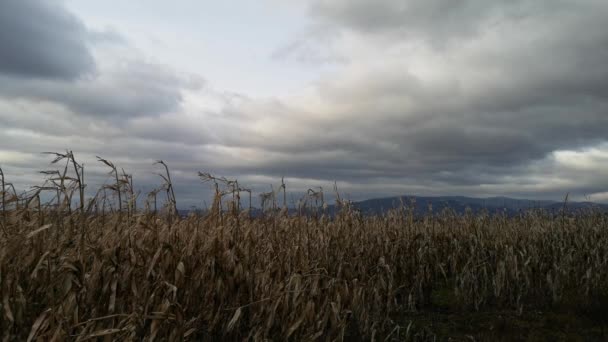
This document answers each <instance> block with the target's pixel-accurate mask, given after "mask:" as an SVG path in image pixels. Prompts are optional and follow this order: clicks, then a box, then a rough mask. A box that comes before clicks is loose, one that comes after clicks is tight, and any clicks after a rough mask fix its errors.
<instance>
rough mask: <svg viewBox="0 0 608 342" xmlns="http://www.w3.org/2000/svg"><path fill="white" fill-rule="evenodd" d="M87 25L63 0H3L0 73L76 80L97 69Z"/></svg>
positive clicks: (0, 7) (0, 11) (0, 14)
mask: <svg viewBox="0 0 608 342" xmlns="http://www.w3.org/2000/svg"><path fill="white" fill-rule="evenodd" d="M87 34H88V32H87V29H86V27H85V26H84V25H83V24H82V23H81V22H80V21H79V20H78V19H77V18H76V17H74V16H73V15H72V14H70V13H69V12H68V11H67V10H66V9H65V8H64V7H63V5H62V4H61V2H60V1H44V0H40V1H39V0H3V1H2V4H0V74H1V73H3V74H6V75H11V76H16V77H26V78H43V79H68V80H72V79H76V78H79V77H81V76H83V75H85V74H88V73H91V72H93V71H94V69H95V62H94V59H93V57H92V55H91V53H90V51H89V48H88V47H87V44H86V39H87Z"/></svg>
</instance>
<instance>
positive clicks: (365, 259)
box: [0, 152, 608, 341]
mask: <svg viewBox="0 0 608 342" xmlns="http://www.w3.org/2000/svg"><path fill="white" fill-rule="evenodd" d="M54 156H55V157H56V158H55V160H54V163H53V165H58V163H59V162H65V163H66V164H65V167H64V168H63V169H61V170H59V171H45V172H44V173H45V174H46V175H48V177H49V178H48V179H47V181H46V182H45V184H44V185H43V186H40V187H35V188H33V190H32V191H30V192H27V193H24V194H21V195H18V194H17V193H16V192H15V190H14V188H12V187H11V186H10V184H9V183H7V182H5V179H4V175H3V174H2V173H0V175H1V176H2V212H1V214H2V216H1V221H0V222H1V226H2V230H1V231H0V299H1V300H0V331H1V334H2V335H3V338H4V340H5V341H13V340H14V341H23V340H29V341H50V340H66V339H67V340H77V341H84V340H102V339H106V340H135V341H140V340H144V341H153V340H157V341H161V340H163V341H164V340H168V341H178V340H179V341H182V340H191V341H194V340H245V339H252V340H264V339H272V340H324V341H325V340H357V339H360V340H389V341H390V340H395V341H404V340H405V341H408V340H427V339H430V340H433V339H436V338H438V339H446V338H448V337H451V338H454V339H453V340H458V339H461V340H485V339H490V338H499V337H503V338H505V339H506V340H517V339H520V340H526V339H532V340H534V339H535V338H539V339H542V338H549V339H551V340H559V339H564V340H572V339H576V338H580V339H585V340H593V339H596V340H604V339H606V333H607V332H608V330H604V329H605V327H606V326H607V324H608V322H607V321H606V320H605V318H604V317H606V316H607V315H606V314H608V272H606V270H607V269H608V217H606V215H604V214H602V213H594V212H587V213H580V214H578V215H576V216H572V215H567V214H566V212H565V211H564V213H563V214H562V215H558V216H556V215H549V214H547V213H543V212H528V213H526V214H522V215H520V216H517V217H507V216H505V215H500V214H496V215H490V214H481V215H473V214H470V213H469V214H465V215H457V214H455V213H453V212H450V211H444V212H442V213H441V214H440V215H428V216H426V217H424V218H417V217H415V215H414V214H413V212H412V210H411V209H409V207H408V206H407V205H403V206H402V207H401V208H399V209H396V210H394V211H391V212H389V213H388V214H386V215H383V216H369V217H366V216H362V215H360V214H359V213H358V212H357V211H356V210H353V208H352V206H351V204H350V203H348V202H346V201H343V200H342V199H340V197H339V195H338V196H337V205H338V206H339V209H340V210H339V212H338V214H337V215H336V216H335V217H329V216H327V215H324V214H323V205H324V203H323V190H322V189H320V190H319V191H315V190H310V191H309V193H308V195H307V197H305V198H303V199H302V201H301V202H300V209H301V210H299V211H298V213H297V214H295V215H289V214H288V212H287V211H286V210H285V208H284V207H283V209H280V205H279V204H277V203H276V199H275V198H276V196H275V195H274V191H273V192H272V193H273V194H272V195H270V194H269V193H265V194H264V195H263V199H264V200H265V201H271V202H272V203H271V204H268V202H266V203H265V204H266V205H265V206H266V207H267V208H268V209H267V210H266V211H265V214H264V216H262V217H257V218H252V217H250V215H249V209H245V210H243V209H242V206H241V204H240V194H241V193H242V192H248V193H249V194H251V190H250V189H245V188H242V187H241V186H240V185H239V184H238V182H237V181H232V180H227V179H225V178H221V177H214V176H212V175H210V174H207V173H201V174H200V176H201V179H202V180H203V181H208V182H213V184H214V186H215V190H216V193H215V200H214V203H213V206H212V208H211V209H210V210H209V212H208V213H206V214H205V215H195V214H191V215H190V216H188V217H179V216H178V215H177V210H176V209H177V206H176V199H175V195H174V193H173V187H172V184H171V177H170V174H169V168H168V167H167V165H166V164H165V163H162V162H159V163H160V164H161V165H162V166H164V167H165V168H164V171H165V172H164V173H163V175H162V177H163V182H164V184H163V185H162V186H161V188H159V189H157V190H155V191H153V192H152V193H150V194H149V196H148V197H147V198H148V200H149V201H148V205H146V207H145V208H140V209H138V208H137V205H136V204H137V201H136V197H137V194H136V193H135V191H134V190H133V179H132V177H131V176H130V175H127V174H126V173H125V172H124V171H122V172H120V171H118V168H117V167H116V166H115V165H114V164H112V163H111V162H109V161H107V160H104V159H101V158H100V161H101V162H103V163H105V164H106V165H107V166H108V167H109V168H110V169H111V172H112V175H113V176H114V177H113V178H114V181H113V183H112V184H111V185H107V186H105V187H103V188H102V189H100V190H99V191H98V192H97V195H96V196H95V197H93V198H91V199H89V200H87V199H86V198H85V191H84V189H85V185H84V167H83V166H82V165H80V164H79V163H77V162H76V160H75V158H74V155H73V154H72V153H71V152H67V153H65V154H54ZM281 190H282V191H283V198H285V190H286V185H285V183H284V182H281V187H279V188H278V190H277V194H281V193H280V191H281ZM45 191H46V192H50V193H52V194H54V197H53V199H52V201H51V202H49V203H41V193H42V192H45ZM162 192H165V193H166V195H167V200H166V201H164V203H165V206H164V208H161V209H160V210H155V209H156V197H157V195H158V194H159V193H162ZM73 194H76V195H77V196H76V198H73ZM279 197H280V196H279ZM118 199H120V200H118ZM222 201H225V202H227V203H228V205H227V206H226V207H227V208H228V209H229V210H222V209H221V208H223V207H224V206H223V205H222ZM250 202H251V200H250ZM285 202H286V200H285V199H284V200H283V206H285ZM315 202H316V205H313V203H315ZM307 203H308V204H307ZM307 205H308V207H307ZM548 336H549V337H548Z"/></svg>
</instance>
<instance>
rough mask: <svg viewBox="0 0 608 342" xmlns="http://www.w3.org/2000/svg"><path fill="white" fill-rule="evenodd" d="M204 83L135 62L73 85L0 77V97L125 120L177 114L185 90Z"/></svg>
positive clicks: (157, 66)
mask: <svg viewBox="0 0 608 342" xmlns="http://www.w3.org/2000/svg"><path fill="white" fill-rule="evenodd" d="M203 83H204V81H202V80H197V79H195V78H192V77H189V76H188V75H185V76H182V75H179V74H178V73H176V72H175V71H173V70H171V69H170V68H166V67H163V66H160V65H156V64H149V63H145V62H141V61H132V62H126V63H120V64H119V65H116V66H111V67H109V68H107V69H104V70H102V71H100V73H99V74H98V75H97V76H95V77H92V78H87V79H82V80H77V81H72V82H64V81H54V80H31V79H27V80H14V79H11V78H8V77H0V97H4V98H8V99H19V98H21V99H30V100H33V101H48V102H53V103H57V104H60V105H62V106H64V107H66V108H67V109H69V110H71V111H72V112H74V113H76V114H77V115H86V116H97V117H100V118H106V119H112V118H114V119H116V118H122V119H126V118H130V117H137V116H146V115H150V116H158V115H160V114H163V113H168V112H174V111H177V110H178V109H179V107H180V104H181V101H182V90H183V89H190V88H192V89H198V88H200V87H201V86H202V84H203Z"/></svg>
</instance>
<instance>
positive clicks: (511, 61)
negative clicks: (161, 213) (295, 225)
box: [0, 0, 608, 207]
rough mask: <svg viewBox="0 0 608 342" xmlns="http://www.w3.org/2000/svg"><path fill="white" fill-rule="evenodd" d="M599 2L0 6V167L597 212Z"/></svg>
mask: <svg viewBox="0 0 608 342" xmlns="http://www.w3.org/2000/svg"><path fill="white" fill-rule="evenodd" d="M606 61H608V2H607V1H606V0H576V1H575V0H570V1H569V0H494V1H488V0H419V1H413V0H326V1H324V0H309V1H304V0H302V1H280V0H255V1H254V0H241V1H236V0H227V1H196V0H176V1H164V0H145V1H144V0H132V1H123V0H104V1H99V0H63V1H57V0H1V1H0V167H2V169H3V170H4V172H5V174H6V176H7V180H8V181H12V182H14V183H15V184H16V185H18V186H19V187H20V188H22V189H25V188H27V187H29V186H31V185H37V184H40V182H41V181H42V177H41V175H40V174H38V173H37V171H38V170H44V169H48V168H49V161H50V159H49V158H48V156H44V155H41V154H40V152H43V151H65V150H66V149H71V150H73V151H74V153H75V154H76V156H77V158H78V159H79V160H80V161H81V162H83V163H84V164H85V168H86V170H87V175H88V179H89V191H93V189H94V188H95V187H98V186H99V185H101V184H102V183H103V182H104V181H106V180H107V179H108V176H107V171H108V170H106V169H105V168H104V166H103V165H102V164H100V163H99V162H96V160H95V156H96V155H99V156H102V157H104V158H107V159H110V160H112V161H113V162H115V164H117V165H118V166H120V167H123V168H124V169H125V171H127V172H129V173H133V174H134V181H135V185H136V186H139V187H141V189H142V191H146V190H149V189H150V188H151V187H153V186H155V185H157V184H159V180H160V178H159V177H158V176H156V175H155V173H156V172H158V171H160V168H159V167H158V166H154V165H152V164H153V162H154V161H155V160H157V159H162V160H164V161H165V162H167V163H168V164H169V166H170V167H171V170H172V172H173V177H174V183H175V184H176V188H177V198H178V205H179V206H180V207H189V206H191V205H201V203H202V201H203V200H208V199H209V198H208V193H209V191H208V188H209V187H208V185H203V184H201V182H200V181H199V180H198V179H197V176H196V172H197V171H205V172H212V173H214V174H217V175H221V176H227V177H235V178H238V179H239V181H240V182H241V183H243V184H246V185H248V186H251V187H253V189H254V190H257V191H268V190H269V188H270V184H275V186H276V185H277V184H278V183H279V182H280V178H281V176H283V175H284V176H285V177H286V183H287V186H288V190H291V191H294V192H298V191H304V190H306V189H308V188H309V187H316V186H323V187H324V188H325V189H327V190H329V189H331V184H333V181H334V180H335V181H337V182H338V186H339V187H340V189H341V191H342V192H344V193H346V194H348V195H349V196H350V198H352V199H355V200H357V199H364V198H370V197H378V196H389V195H402V194H417V195H456V194H457V195H471V196H495V195H506V196H512V197H523V198H533V199H540V198H543V199H560V198H563V196H564V195H565V194H566V193H570V195H571V196H572V198H574V199H578V200H580V199H585V198H588V199H591V200H594V201H599V202H608V63H607V62H606Z"/></svg>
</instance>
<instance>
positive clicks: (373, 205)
mask: <svg viewBox="0 0 608 342" xmlns="http://www.w3.org/2000/svg"><path fill="white" fill-rule="evenodd" d="M401 203H403V204H404V205H405V206H406V207H411V206H412V204H413V205H414V211H415V213H416V215H425V214H428V213H429V210H430V208H432V211H433V213H440V212H441V211H442V210H444V209H451V210H453V211H455V212H456V213H458V214H463V213H464V212H465V211H466V210H467V208H469V209H470V210H471V211H472V212H473V213H479V212H481V211H483V210H486V211H487V212H489V213H491V214H493V213H498V212H504V213H506V214H507V215H510V216H512V215H516V214H518V213H520V212H522V211H526V210H530V209H543V210H545V211H548V212H559V211H560V210H561V209H562V208H563V207H564V202H563V201H562V202H560V201H547V200H528V199H517V198H510V197H488V198H475V197H465V196H437V197H432V196H398V197H384V198H374V199H368V200H364V201H360V202H354V203H353V206H354V207H355V208H356V209H358V210H359V211H360V212H361V213H363V214H364V215H378V214H383V213H386V212H387V211H388V210H390V209H394V208H398V207H399V206H400V205H401ZM566 208H567V209H568V210H569V211H571V212H574V211H579V210H584V209H591V208H596V209H599V210H601V211H604V212H608V204H601V203H593V202H568V203H567V204H566ZM336 211H337V208H336V206H335V205H333V204H332V205H329V206H328V207H327V210H326V213H327V214H329V215H332V216H333V215H334V214H335V213H336ZM190 212H191V210H179V214H180V216H182V217H185V216H187V215H188V214H189V213H190ZM201 212H202V211H201ZM289 214H290V215H296V214H297V210H296V209H294V208H289ZM251 215H252V216H260V215H262V212H261V210H260V209H259V208H253V210H252V212H251Z"/></svg>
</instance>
